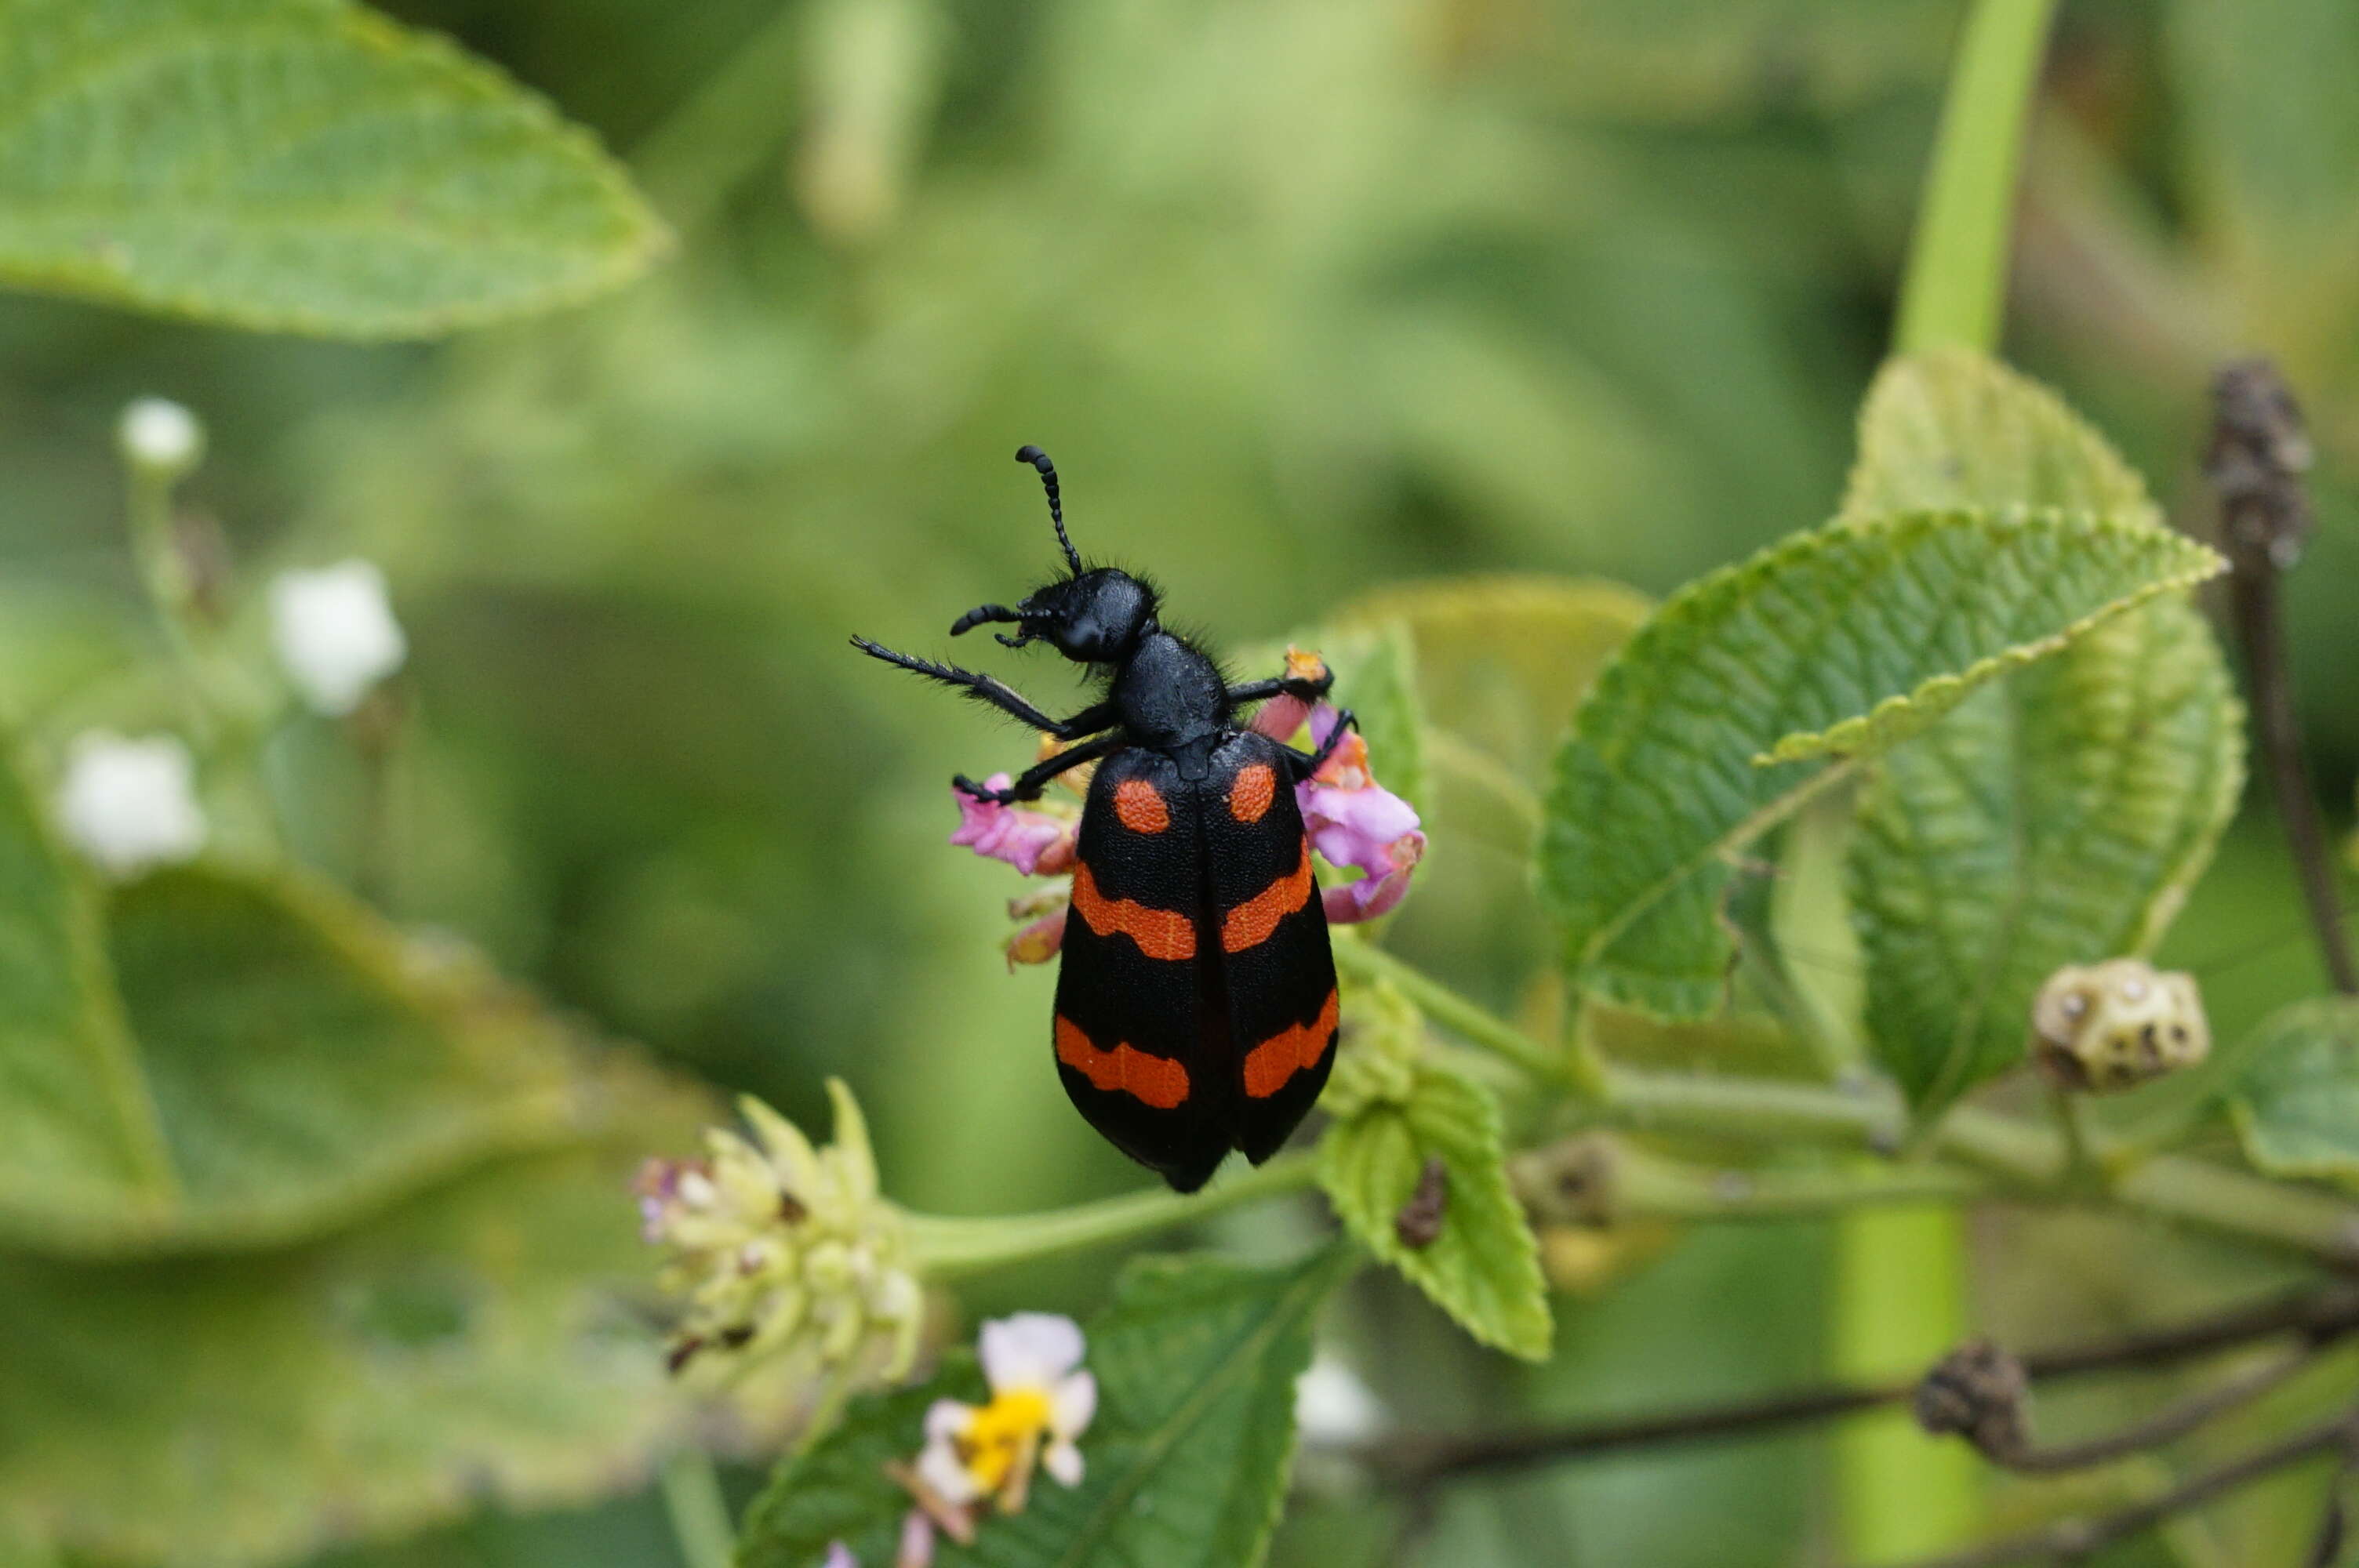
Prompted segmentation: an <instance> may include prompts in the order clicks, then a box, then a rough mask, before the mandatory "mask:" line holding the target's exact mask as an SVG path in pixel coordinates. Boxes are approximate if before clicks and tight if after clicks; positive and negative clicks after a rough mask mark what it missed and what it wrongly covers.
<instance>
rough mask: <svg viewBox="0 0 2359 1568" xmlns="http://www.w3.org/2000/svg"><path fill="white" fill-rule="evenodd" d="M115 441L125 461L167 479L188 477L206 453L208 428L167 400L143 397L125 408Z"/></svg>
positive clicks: (180, 407)
mask: <svg viewBox="0 0 2359 1568" xmlns="http://www.w3.org/2000/svg"><path fill="white" fill-rule="evenodd" d="M115 439H116V441H117V442H119V443H120V444H121V446H122V448H123V455H124V457H125V459H126V460H129V461H130V462H132V463H134V464H136V465H137V466H138V467H140V468H143V469H151V470H156V471H158V472H160V473H164V474H167V475H177V474H182V473H186V472H187V471H188V470H190V469H191V468H194V467H195V466H196V462H197V459H198V458H200V457H201V456H202V455H203V453H204V449H205V427H203V426H201V425H200V424H198V423H197V416H195V415H193V414H191V413H190V412H189V411H188V410H187V409H186V408H183V407H182V406H180V405H179V404H177V403H175V402H173V401H172V400H171V399H170V398H168V397H141V398H136V399H134V400H133V401H132V402H131V403H129V404H127V405H125V407H124V410H123V422H122V424H120V425H119V426H117V427H115Z"/></svg>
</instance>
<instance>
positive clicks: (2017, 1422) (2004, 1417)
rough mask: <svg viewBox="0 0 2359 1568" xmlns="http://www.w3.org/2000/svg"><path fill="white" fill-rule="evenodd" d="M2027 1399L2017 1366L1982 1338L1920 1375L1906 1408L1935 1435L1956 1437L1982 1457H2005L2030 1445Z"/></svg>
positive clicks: (2027, 1383)
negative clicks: (1964, 1440) (1920, 1380)
mask: <svg viewBox="0 0 2359 1568" xmlns="http://www.w3.org/2000/svg"><path fill="white" fill-rule="evenodd" d="M2030 1398H2031V1379H2029V1378H2028V1377H2027V1376H2026V1375H2025V1373H2024V1370H2023V1363H2022V1362H2020V1361H2018V1360H2017V1359H2016V1358H2015V1357H2012V1356H2010V1355H2008V1354H2007V1353H2006V1351H2005V1350H2002V1349H2000V1348H1999V1347H1998V1346H1995V1345H1994V1344H1992V1343H1991V1342H1990V1341H1989V1340H1987V1339H1970V1340H1968V1341H1966V1343H1965V1344H1963V1345H1961V1346H1958V1347H1957V1348H1956V1349H1955V1350H1952V1351H1951V1352H1950V1353H1949V1354H1948V1355H1947V1356H1944V1357H1941V1361H1940V1365H1939V1366H1937V1367H1935V1368H1933V1369H1932V1370H1931V1371H1930V1372H1928V1373H1926V1374H1925V1379H1924V1381H1922V1382H1920V1383H1919V1384H1918V1385H1917V1392H1916V1394H1915V1395H1914V1396H1913V1397H1912V1398H1911V1399H1910V1400H1909V1408H1910V1409H1911V1410H1913V1411H1915V1412H1916V1415H1917V1424H1918V1425H1919V1426H1921V1427H1923V1428H1924V1429H1925V1430H1926V1431H1927V1432H1930V1433H1932V1434H1933V1435H1934V1436H1936V1437H1940V1436H1941V1435H1943V1434H1945V1433H1952V1432H1954V1433H1962V1434H1963V1436H1964V1437H1965V1439H1966V1441H1967V1442H1969V1443H1971V1444H1973V1445H1974V1446H1975V1447H1976V1448H1978V1449H1980V1450H1982V1451H1983V1452H1984V1454H1991V1455H1994V1456H2004V1455H2006V1454H2020V1453H2022V1452H2023V1450H2024V1449H2025V1448H2027V1447H2028V1446H2029V1445H2030V1441H2031V1434H2030V1421H2029V1419H2028V1406H2029V1402H2030Z"/></svg>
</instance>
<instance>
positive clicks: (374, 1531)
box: [0, 1128, 685, 1563]
mask: <svg viewBox="0 0 2359 1568" xmlns="http://www.w3.org/2000/svg"><path fill="white" fill-rule="evenodd" d="M673 1135H674V1134H673V1133H672V1131H671V1130H669V1128H665V1129H663V1130H652V1129H651V1130H649V1131H648V1132H647V1135H646V1137H647V1142H648V1143H649V1144H654V1143H657V1142H659V1141H662V1140H663V1139H665V1138H667V1137H669V1136H673ZM634 1141H636V1140H634ZM628 1157H629V1156H628V1153H627V1152H626V1151H624V1150H614V1151H611V1152H607V1153H604V1154H597V1153H592V1152H571V1153H566V1154H560V1155H540V1156H535V1157H533V1158H531V1159H530V1160H527V1161H525V1162H511V1163H507V1164H502V1165H496V1166H494V1167H491V1168H488V1169H486V1170H484V1171H482V1172H480V1173H476V1174H474V1175H471V1176H469V1177H468V1178H466V1179H465V1180H464V1181H462V1182H460V1183H457V1184H452V1185H451V1186H447V1187H444V1188H440V1189H438V1190H436V1191H435V1192H433V1193H431V1194H429V1195H424V1196H421V1197H419V1198H416V1199H413V1200H412V1201H410V1202H409V1203H408V1204H406V1205H404V1206H401V1207H399V1208H398V1209H397V1210H395V1211H393V1212H391V1213H389V1214H387V1215H386V1217H384V1218H383V1219H382V1220H381V1221H379V1222H378V1223H375V1224H373V1225H372V1226H370V1227H368V1228H366V1229H364V1230H361V1231H358V1232H354V1233H352V1234H348V1235H345V1236H342V1237H339V1238H334V1239H332V1240H329V1241H324V1242H320V1243H316V1244H312V1245H309V1246H305V1247H301V1248H297V1249H288V1250H285V1251H275V1252H265V1253H256V1254H252V1255H247V1256H243V1257H238V1258H234V1259H220V1258H207V1259H188V1260H149V1261H147V1262H144V1263H142V1264H141V1265H140V1266H139V1267H138V1268H136V1269H125V1268H123V1267H121V1266H119V1265H112V1264H101V1263H77V1262H70V1261H64V1260H57V1259H54V1258H40V1257H34V1256H30V1255H27V1254H21V1253H9V1254H0V1336H5V1340H6V1343H7V1346H8V1354H7V1355H6V1356H5V1357H0V1535H5V1530H6V1529H7V1528H8V1527H9V1526H10V1525H13V1526H15V1527H16V1529H17V1530H20V1531H22V1532H24V1533H26V1534H27V1536H28V1537H29V1538H30V1539H31V1540H33V1541H47V1542H50V1543H54V1544H55V1545H56V1546H58V1547H59V1548H60V1549H61V1550H62V1551H63V1552H64V1553H65V1554H66V1555H67V1556H69V1557H70V1558H71V1559H72V1560H74V1561H78V1562H79V1561H103V1562H106V1563H255V1562H275V1561H280V1560H284V1559H287V1558H289V1557H293V1556H296V1555H299V1554H300V1553H303V1552H308V1551H311V1550H316V1549H317V1548H319V1547H320V1546H321V1545H324V1544H326V1543H328V1542H329V1541H349V1540H352V1539H354V1538H355V1537H359V1538H366V1537H369V1536H375V1535H385V1534H392V1533H397V1532H401V1531H406V1530H413V1529H417V1528H420V1527H423V1526H425V1525H428V1524H430V1523H435V1522H439V1521H441V1520H446V1519H454V1518H457V1517H459V1516H461V1515H462V1514H464V1513H467V1512H469V1511H471V1510H473V1509H475V1508H478V1507H480V1506H481V1505H482V1504H483V1503H484V1502H485V1501H487V1500H491V1501H497V1502H500V1503H504V1504H506V1505H508V1506H512V1507H517V1508H528V1507H533V1506H555V1505H559V1504H566V1503H576V1502H580V1501H582V1500H586V1499H588V1498H592V1497H596V1496H599V1495H602V1494H604V1493H608V1492H612V1491H615V1490H619V1489H621V1488H623V1487H629V1486H633V1485H636V1484H637V1483H638V1481H639V1480H640V1479H641V1478H643V1477H644V1476H645V1475H646V1474H647V1468H648V1466H649V1465H651V1464H652V1462H653V1457H654V1454H656V1453H657V1452H658V1450H659V1448H660V1446H661V1444H663V1442H664V1441H665V1440H666V1436H667V1433H669V1432H670V1431H671V1430H672V1428H673V1426H674V1424H675V1422H677V1421H678V1420H679V1418H680V1417H681V1416H682V1415H683V1414H684V1413H685V1412H684V1411H682V1410H681V1409H680V1408H679V1406H678V1405H677V1404H676V1403H675V1401H674V1396H673V1395H672V1393H671V1390H669V1387H668V1380H667V1379H666V1378H665V1376H664V1371H663V1361H662V1354H661V1350H660V1348H659V1346H657V1345H656V1344H655V1343H654V1336H653V1334H652V1332H651V1330H650V1329H649V1328H648V1327H647V1325H645V1324H644V1323H643V1322H642V1321H640V1320H639V1319H638V1317H637V1314H635V1313H633V1312H632V1311H630V1310H629V1309H628V1308H627V1307H625V1305H624V1292H628V1291H630V1290H632V1289H634V1288H636V1287H638V1286H639V1285H640V1282H641V1281H644V1279H645V1277H646V1268H647V1264H646V1260H645V1258H644V1255H643V1254H644V1249H643V1248H642V1247H641V1246H640V1244H639V1243H638V1240H637V1238H636V1236H635V1234H634V1224H633V1216H632V1214H631V1210H630V1206H629V1203H628V1202H627V1199H626V1197H625V1192H624V1183H625V1173H626V1170H627V1161H628Z"/></svg>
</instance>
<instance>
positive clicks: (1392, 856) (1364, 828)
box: [1294, 702, 1425, 925]
mask: <svg viewBox="0 0 2359 1568" xmlns="http://www.w3.org/2000/svg"><path fill="white" fill-rule="evenodd" d="M1336 717H1337V715H1336V711H1335V709H1334V708H1332V707H1330V706H1329V705H1328V704H1326V703H1323V702H1322V703H1321V704H1320V705H1319V706H1318V708H1316V709H1315V710H1314V711H1313V712H1312V714H1311V716H1310V738H1311V740H1312V741H1313V742H1314V743H1315V744H1319V745H1324V744H1326V741H1327V737H1328V736H1329V735H1331V734H1332V733H1333V732H1334V729H1335V720H1336ZM1294 800H1295V804H1296V805H1297V806H1300V807H1301V808H1302V821H1303V825H1304V826H1305V827H1308V828H1309V829H1310V846H1311V848H1312V849H1317V850H1318V851H1319V854H1320V856H1321V859H1323V860H1326V862H1327V863H1328V864H1329V865H1331V866H1334V867H1336V868H1337V869H1339V870H1343V869H1351V868H1356V869H1358V870H1359V871H1363V872H1364V873H1365V875H1364V876H1362V877H1361V878H1360V880H1359V881H1351V882H1343V883H1340V884H1338V885H1336V886H1333V887H1330V888H1328V889H1326V890H1325V892H1323V893H1322V894H1321V903H1322V904H1323V905H1324V906H1325V908H1326V911H1327V918H1328V920H1329V922H1330V923H1332V924H1333V925H1356V924H1357V923H1359V922H1361V921H1364V920H1374V919H1375V918H1376V916H1378V915H1380V914H1387V913H1389V912H1390V911H1391V910H1392V909H1393V907H1394V906H1395V905H1397V904H1398V903H1400V901H1401V900H1402V899H1403V898H1404V897H1406V896H1407V895H1408V882H1409V875H1410V873H1411V872H1413V871H1416V869H1417V863H1418V862H1419V860H1423V859H1424V858H1425V835H1424V833H1422V832H1421V831H1419V819H1418V815H1417V808H1416V807H1414V806H1410V805H1409V803H1408V802H1407V801H1405V800H1403V799H1402V798H1401V797H1400V796H1398V795H1395V794H1393V793H1392V791H1390V790H1388V789H1386V788H1385V787H1384V786H1383V785H1382V784H1378V783H1376V778H1375V773H1371V772H1370V771H1369V768H1368V743H1367V741H1364V740H1363V739H1362V738H1361V737H1360V736H1359V735H1357V734H1351V735H1346V736H1344V737H1343V740H1342V741H1338V742H1337V743H1336V746H1335V749H1334V751H1333V752H1330V753H1329V754H1328V757H1327V761H1326V762H1323V763H1321V764H1320V768H1319V772H1318V773H1315V774H1313V775H1312V776H1311V777H1310V780H1308V781H1307V782H1305V783H1303V784H1297V785H1295V786H1294Z"/></svg>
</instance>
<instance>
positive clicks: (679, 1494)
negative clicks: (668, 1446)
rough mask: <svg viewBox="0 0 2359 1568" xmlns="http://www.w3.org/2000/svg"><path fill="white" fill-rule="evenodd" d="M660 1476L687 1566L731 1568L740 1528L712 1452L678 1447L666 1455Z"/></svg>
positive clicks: (674, 1537) (666, 1510) (675, 1536)
mask: <svg viewBox="0 0 2359 1568" xmlns="http://www.w3.org/2000/svg"><path fill="white" fill-rule="evenodd" d="M657 1480H658V1485H659V1486H660V1487H661V1488H662V1491H663V1501H664V1513H665V1514H666V1516H667V1517H669V1519H670V1520H671V1534H672V1540H673V1541H676V1542H678V1543H679V1557H680V1562H681V1563H683V1564H684V1565H685V1568H729V1565H730V1563H731V1561H732V1560H733V1559H734V1558H735V1556H736V1555H737V1532H736V1531H735V1530H734V1529H732V1528H731V1526H730V1523H729V1505H728V1503H727V1501H726V1500H725V1499H723V1497H722V1495H721V1477H720V1476H717V1475H715V1474H714V1473H713V1470H712V1455H711V1454H707V1453H705V1451H704V1450H703V1449H701V1448H681V1449H678V1450H676V1451H674V1452H673V1453H672V1454H669V1455H667V1456H666V1457H665V1459H664V1462H663V1469H662V1471H661V1472H660V1474H659V1475H658V1477H657Z"/></svg>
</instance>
